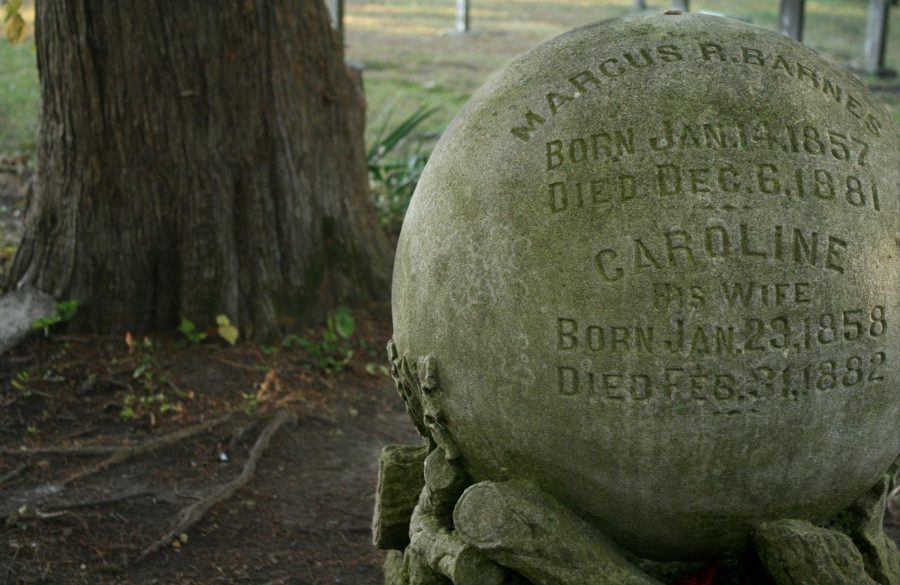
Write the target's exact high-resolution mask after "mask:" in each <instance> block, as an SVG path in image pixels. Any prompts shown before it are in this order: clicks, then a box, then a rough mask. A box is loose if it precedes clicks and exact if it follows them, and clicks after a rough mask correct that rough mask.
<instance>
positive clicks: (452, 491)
mask: <svg viewBox="0 0 900 585" xmlns="http://www.w3.org/2000/svg"><path fill="white" fill-rule="evenodd" d="M470 483H471V482H470V481H469V478H468V477H467V476H466V472H465V471H464V470H463V468H462V465H460V464H459V463H456V462H451V461H448V460H447V457H446V454H445V453H444V450H443V449H442V448H440V447H438V448H436V449H435V450H433V451H432V452H431V453H429V454H428V457H426V458H425V485H426V486H427V488H428V495H427V499H428V508H429V509H430V510H431V511H432V513H433V514H434V515H435V516H436V517H437V518H439V519H441V520H446V521H447V524H448V527H449V525H450V524H452V522H451V520H452V518H451V516H452V515H453V507H454V506H456V502H457V500H459V496H461V495H462V493H463V490H465V489H466V487H468V486H469V484H470Z"/></svg>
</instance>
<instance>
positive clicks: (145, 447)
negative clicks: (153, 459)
mask: <svg viewBox="0 0 900 585" xmlns="http://www.w3.org/2000/svg"><path fill="white" fill-rule="evenodd" d="M230 419H231V415H230V414H227V415H225V416H220V417H218V418H214V419H212V420H209V421H206V422H204V423H200V424H196V425H194V426H190V427H186V428H183V429H179V430H177V431H175V432H173V433H169V434H167V435H163V436H161V437H157V438H155V439H151V440H149V441H147V442H146V443H140V444H137V445H125V446H121V447H118V448H117V449H116V450H115V451H114V452H113V454H112V456H110V457H108V458H106V459H104V460H103V461H101V462H100V463H97V464H96V465H91V466H89V467H85V468H84V469H82V470H81V471H77V472H75V473H73V474H72V475H70V476H69V477H67V478H65V479H64V480H63V481H62V482H61V484H60V485H62V486H66V485H68V484H70V483H72V482H74V481H77V480H79V479H83V478H85V477H89V476H91V475H95V474H97V473H100V472H101V471H104V470H106V469H109V468H110V467H112V466H114V465H119V464H120V463H125V462H126V461H128V460H129V459H134V458H135V457H137V456H139V455H147V454H148V453H152V452H154V451H158V450H160V449H163V448H165V447H169V446H171V445H174V444H175V443H178V442H180V441H183V440H184V439H187V438H190V437H193V436H194V435H199V434H200V433H205V432H206V431H208V430H211V429H213V428H215V427H217V426H219V425H221V424H223V423H225V422H228V421H229V420H230Z"/></svg>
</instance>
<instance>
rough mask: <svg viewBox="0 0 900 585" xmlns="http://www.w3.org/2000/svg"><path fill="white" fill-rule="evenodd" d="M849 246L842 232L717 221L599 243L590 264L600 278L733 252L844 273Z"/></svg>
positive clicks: (615, 279) (618, 278) (618, 277)
mask: <svg viewBox="0 0 900 585" xmlns="http://www.w3.org/2000/svg"><path fill="white" fill-rule="evenodd" d="M849 248H850V244H849V242H847V241H846V240H844V239H842V238H839V237H837V236H833V235H829V234H823V233H819V232H817V231H812V230H808V229H804V228H799V227H789V226H782V225H777V224H776V225H770V226H757V225H751V224H747V223H739V224H738V225H737V226H735V225H729V224H721V225H709V226H707V227H705V228H703V229H702V230H694V231H689V230H685V229H681V228H672V229H669V230H666V231H664V232H661V233H657V234H650V235H647V236H644V237H640V238H632V239H631V241H630V242H629V243H627V244H620V245H618V246H610V247H604V248H602V249H600V250H599V251H598V252H596V254H595V255H594V266H595V268H596V272H597V275H598V276H599V278H600V281H601V282H604V283H613V282H618V281H621V280H623V279H625V278H626V277H627V276H629V275H632V274H640V273H643V272H659V271H665V270H669V269H679V268H682V269H683V268H684V267H688V266H693V265H695V264H700V263H702V262H709V261H711V260H713V259H734V258H740V259H757V260H763V261H776V262H785V263H791V264H795V265H798V266H817V267H819V268H822V269H823V270H826V271H829V272H832V273H837V274H843V272H844V266H845V262H846V258H847V255H848V250H849Z"/></svg>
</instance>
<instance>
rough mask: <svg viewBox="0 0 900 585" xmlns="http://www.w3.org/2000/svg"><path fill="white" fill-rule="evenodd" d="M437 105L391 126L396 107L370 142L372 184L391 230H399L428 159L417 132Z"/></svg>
mask: <svg viewBox="0 0 900 585" xmlns="http://www.w3.org/2000/svg"><path fill="white" fill-rule="evenodd" d="M437 110H438V108H427V107H425V106H422V107H419V108H418V109H417V110H416V111H415V112H413V113H412V114H410V115H409V116H408V117H406V118H405V119H404V120H402V121H401V122H400V123H399V124H397V125H396V126H394V127H393V128H391V127H390V123H391V118H392V116H393V113H394V111H393V108H391V109H389V110H388V111H387V113H386V115H384V116H383V118H384V122H382V124H381V125H380V126H379V128H378V130H377V131H376V133H375V138H374V139H373V140H372V142H371V144H369V148H368V152H367V155H366V158H367V161H368V166H369V184H370V186H371V190H372V199H373V201H374V203H375V207H376V209H377V210H378V217H379V220H380V222H381V224H382V226H384V228H385V229H387V230H388V231H389V232H390V233H395V234H396V233H399V232H400V226H401V224H402V223H403V217H404V216H405V215H406V209H407V207H409V200H410V198H411V197H412V194H413V191H415V189H416V185H417V184H418V182H419V177H420V176H421V175H422V171H423V170H424V169H425V164H426V163H427V162H428V156H429V154H430V153H429V152H425V150H424V142H423V140H421V138H418V139H417V137H416V136H415V135H414V133H415V131H416V129H417V128H419V126H421V125H422V123H423V122H425V120H427V119H428V118H429V117H431V116H432V115H433V114H434V113H435V112H436V111H437Z"/></svg>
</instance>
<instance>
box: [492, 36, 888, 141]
mask: <svg viewBox="0 0 900 585" xmlns="http://www.w3.org/2000/svg"><path fill="white" fill-rule="evenodd" d="M682 61H693V62H697V63H701V64H703V65H704V66H707V67H709V66H713V65H718V66H721V67H745V68H752V69H757V70H760V71H764V72H767V73H769V74H772V75H780V76H787V77H788V78H790V79H792V80H795V81H796V82H797V83H799V84H801V85H803V86H806V87H809V88H812V89H814V90H817V92H818V94H819V95H820V96H821V97H822V98H823V99H825V100H828V101H830V102H832V103H835V104H837V105H840V106H841V107H843V108H844V109H846V111H847V112H849V113H850V115H852V116H853V117H854V118H856V119H858V120H859V122H860V126H861V128H863V129H864V130H865V131H866V132H869V133H871V134H873V135H875V136H880V135H881V134H882V132H883V127H882V125H883V122H882V120H881V119H880V118H879V116H876V115H875V112H876V108H875V107H874V106H873V105H871V104H870V103H869V102H868V98H865V97H863V96H862V95H861V94H857V93H854V92H853V91H851V90H850V89H849V88H847V87H845V86H844V85H843V84H842V83H841V82H839V81H837V80H836V79H834V78H832V77H830V76H829V74H828V72H826V71H822V70H819V69H816V68H814V67H811V66H809V65H808V64H806V63H804V62H802V61H799V60H794V59H791V58H789V57H785V56H783V55H781V54H778V53H775V52H772V51H770V50H764V49H760V48H755V47H746V46H738V47H735V46H725V45H722V44H719V43H713V42H699V43H697V44H695V45H691V46H688V45H684V46H682V45H677V44H665V45H658V46H655V47H645V48H641V49H637V50H632V51H626V52H624V53H622V54H617V55H609V56H608V57H606V58H601V59H599V60H598V61H597V62H598V63H599V64H598V65H597V66H596V68H594V69H586V70H583V71H580V72H578V73H576V74H575V75H572V76H570V77H568V78H567V79H565V80H561V81H560V84H559V87H558V88H557V89H556V90H555V91H550V92H547V93H546V94H544V95H543V99H542V102H541V103H536V104H535V105H534V106H532V107H531V108H528V109H526V111H525V112H524V113H523V114H522V115H521V118H520V122H518V124H517V125H515V126H513V127H512V128H510V133H511V134H512V135H513V136H515V137H516V138H518V139H519V140H522V141H524V142H529V141H530V140H531V138H532V135H533V134H535V132H537V131H538V130H539V128H540V127H541V126H543V125H544V124H546V123H547V120H548V119H550V118H552V117H553V116H555V115H557V114H558V113H559V112H560V111H562V110H563V109H565V108H567V107H569V106H570V105H571V104H572V103H573V102H575V101H576V100H577V99H578V98H580V97H582V96H584V95H586V94H588V93H590V92H591V91H593V90H595V89H597V88H601V87H603V86H604V85H605V84H609V83H615V82H616V80H618V79H620V78H622V77H626V76H629V75H634V74H635V73H640V72H646V71H649V70H651V69H655V68H659V67H663V66H666V65H667V64H668V65H671V64H674V63H680V62H682ZM836 140H838V141H840V140H841V138H840V137H836ZM829 142H830V138H829ZM848 147H849V145H848ZM837 148H838V149H841V148H842V147H841V146H837Z"/></svg>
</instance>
